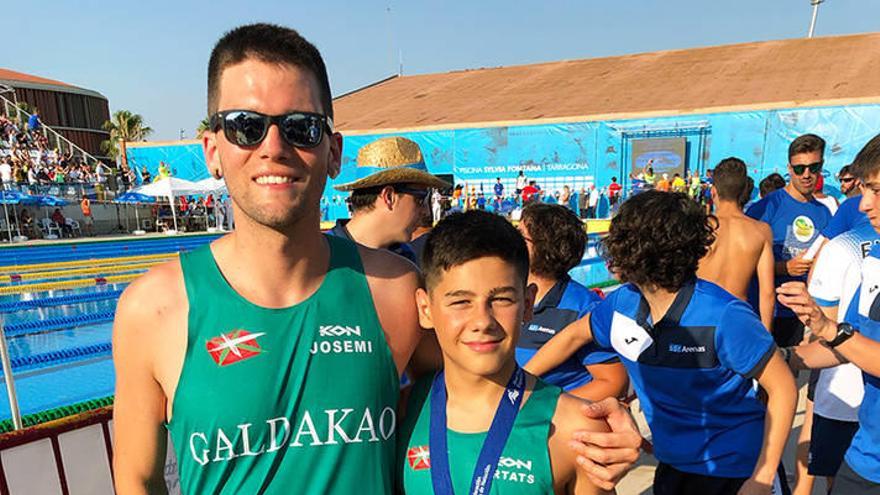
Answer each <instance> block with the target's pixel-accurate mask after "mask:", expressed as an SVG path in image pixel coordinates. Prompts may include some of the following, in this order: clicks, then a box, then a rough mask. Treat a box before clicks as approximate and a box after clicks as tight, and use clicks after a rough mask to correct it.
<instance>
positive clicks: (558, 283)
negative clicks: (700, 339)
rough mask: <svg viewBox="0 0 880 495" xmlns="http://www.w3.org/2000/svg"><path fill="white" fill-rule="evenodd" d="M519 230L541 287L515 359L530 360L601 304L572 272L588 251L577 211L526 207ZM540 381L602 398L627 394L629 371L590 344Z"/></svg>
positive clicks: (532, 272)
mask: <svg viewBox="0 0 880 495" xmlns="http://www.w3.org/2000/svg"><path fill="white" fill-rule="evenodd" d="M519 230H520V232H522V234H523V237H524V238H525V239H526V246H527V247H528V249H529V283H530V284H535V286H536V287H537V288H538V292H537V296H536V298H535V308H534V314H533V316H532V320H531V321H530V322H529V323H527V324H524V325H523V326H522V329H521V330H520V336H519V341H518V342H517V345H516V361H517V362H518V363H519V364H520V365H524V364H526V363H527V362H528V361H529V359H531V357H532V356H533V355H534V354H535V353H536V352H537V351H538V349H540V348H541V346H542V345H544V343H546V342H547V341H548V340H550V338H551V337H553V336H554V335H556V333H557V332H560V331H561V330H562V329H563V328H565V327H566V326H567V325H568V324H569V323H571V322H573V321H575V320H577V319H580V318H582V317H583V316H584V315H586V314H587V313H589V312H590V310H592V309H593V308H594V307H595V306H596V305H597V304H599V303H600V302H601V301H602V298H601V297H599V295H598V294H596V293H595V292H593V291H591V290H590V289H588V288H586V287H584V286H583V285H581V284H579V283H577V282H575V281H574V280H572V279H571V277H569V276H568V272H569V271H570V270H571V269H572V268H574V267H575V266H577V265H578V264H579V263H580V261H581V258H583V256H584V251H585V250H586V247H587V233H586V232H585V231H584V224H583V223H581V221H580V219H579V218H578V217H577V215H575V214H574V212H573V211H571V210H569V209H568V208H566V207H564V206H562V205H549V204H541V203H533V204H530V205H528V206H526V207H525V208H524V209H523V212H522V218H521V220H520V222H519ZM541 378H542V379H543V380H544V381H546V382H547V383H550V384H553V385H556V386H559V387H561V388H562V389H563V390H565V391H566V392H569V393H571V394H573V395H576V396H578V397H582V398H584V399H590V400H594V401H597V400H602V399H604V398H606V397H619V396H622V395H623V394H625V393H626V388H627V384H628V383H629V382H628V380H627V378H626V370H625V369H624V367H623V365H622V364H621V363H620V359H619V358H618V357H617V355H616V354H615V353H614V352H610V351H608V350H604V349H599V348H598V347H597V346H596V344H588V345H586V346H584V347H582V348H580V349H577V350H576V351H575V353H574V355H573V356H572V357H571V358H570V359H568V360H566V361H565V362H564V363H562V364H561V365H559V366H557V367H556V368H555V369H553V370H550V371H549V372H548V373H545V374H544V375H542V376H541Z"/></svg>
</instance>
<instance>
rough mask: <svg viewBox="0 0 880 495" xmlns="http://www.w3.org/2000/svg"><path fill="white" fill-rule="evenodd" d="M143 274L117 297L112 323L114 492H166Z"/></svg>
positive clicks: (161, 410) (161, 408)
mask: <svg viewBox="0 0 880 495" xmlns="http://www.w3.org/2000/svg"><path fill="white" fill-rule="evenodd" d="M152 275H153V274H148V275H144V276H143V277H142V278H141V279H139V280H137V281H135V282H134V283H132V284H131V285H130V286H129V287H128V288H127V289H126V290H125V292H124V293H123V294H122V296H121V297H120V298H119V304H118V306H117V309H116V319H115V321H114V324H113V364H114V367H115V370H116V396H115V399H114V405H113V431H114V437H113V443H114V445H113V474H114V481H115V486H116V492H117V493H119V494H120V495H129V494H144V495H146V494H157V493H158V494H164V493H166V486H165V478H164V469H165V449H166V445H165V444H166V438H167V433H166V431H165V428H164V427H163V423H164V421H165V405H166V400H165V393H164V391H163V390H162V387H161V386H160V384H159V382H158V381H157V380H156V377H155V376H154V373H153V369H154V363H153V362H152V358H153V357H154V356H156V353H155V352H153V351H154V349H153V348H154V347H155V346H154V345H153V342H155V341H156V340H157V339H155V328H154V326H155V324H156V320H157V318H158V317H160V316H159V313H158V311H156V308H155V305H154V303H153V302H150V301H154V300H155V294H151V292H152V291H150V290H148V289H149V285H150V284H149V282H150V281H149V280H144V278H146V277H151V276H152Z"/></svg>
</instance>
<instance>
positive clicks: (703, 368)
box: [590, 279, 776, 478]
mask: <svg viewBox="0 0 880 495" xmlns="http://www.w3.org/2000/svg"><path fill="white" fill-rule="evenodd" d="M590 325H591V328H592V333H593V338H594V340H595V341H596V343H597V344H599V345H600V346H601V347H605V348H613V349H614V350H615V351H617V353H618V354H619V355H620V356H621V360H622V361H623V364H624V366H626V369H627V372H628V373H629V377H630V380H631V381H632V384H633V387H634V388H635V389H636V392H637V393H638V396H639V400H640V401H641V404H642V408H643V409H644V412H645V417H646V419H647V421H648V425H649V426H650V427H651V432H652V434H653V438H654V442H653V443H654V454H655V456H656V457H657V459H658V460H660V461H661V462H665V463H666V464H669V465H671V466H672V467H674V468H675V469H678V470H680V471H684V472H686V473H694V474H701V475H707V476H717V477H724V478H746V477H749V476H751V475H752V471H753V470H754V468H755V465H756V464H757V462H758V455H759V454H760V452H761V444H762V442H763V438H764V416H765V411H766V408H765V406H764V405H763V404H762V403H761V402H760V401H758V399H757V397H756V387H755V386H754V382H753V380H752V379H753V378H754V377H755V376H757V375H758V374H760V372H761V371H762V370H763V369H764V366H765V365H766V364H767V361H769V359H770V357H771V356H772V355H773V353H774V352H775V351H776V346H775V344H774V343H773V338H772V337H771V335H770V333H769V332H768V331H767V330H766V329H765V328H764V326H763V325H762V324H761V320H760V319H758V316H757V315H755V312H754V311H752V309H751V308H750V307H749V306H748V305H747V304H746V303H744V302H742V301H741V300H739V299H737V298H736V297H735V296H733V295H732V294H730V293H728V292H727V291H725V290H724V289H722V288H721V287H719V286H717V285H715V284H713V283H711V282H707V281H705V280H700V279H692V280H691V281H690V282H688V283H686V284H685V285H684V286H683V287H682V288H681V290H680V291H679V292H678V294H677V295H676V296H675V300H674V301H673V303H672V305H671V306H670V307H669V310H668V311H667V312H666V315H665V316H664V317H663V319H661V320H660V321H659V322H657V323H652V322H651V316H650V308H649V306H648V302H647V301H646V300H645V298H644V297H643V296H642V294H641V292H639V289H638V288H637V287H636V286H634V285H632V284H625V285H623V286H622V287H620V288H619V289H617V290H616V291H614V292H612V293H611V294H609V296H608V298H607V299H605V300H604V301H603V302H601V303H600V304H599V305H598V306H596V309H594V310H593V312H592V313H591V315H590Z"/></svg>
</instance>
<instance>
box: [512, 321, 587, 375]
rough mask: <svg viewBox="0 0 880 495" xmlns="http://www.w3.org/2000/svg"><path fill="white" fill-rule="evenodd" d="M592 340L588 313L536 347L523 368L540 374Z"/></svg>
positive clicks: (534, 373)
mask: <svg viewBox="0 0 880 495" xmlns="http://www.w3.org/2000/svg"><path fill="white" fill-rule="evenodd" d="M592 341H593V334H592V332H591V331H590V313H587V314H586V315H584V317H583V318H581V319H579V320H577V321H574V322H572V323H570V324H569V325H568V326H567V327H565V328H563V329H562V331H561V332H559V333H557V334H556V335H554V336H553V338H552V339H550V340H549V341H547V343H546V344H544V345H543V346H541V348H540V349H538V352H536V353H535V355H534V356H532V359H530V360H529V362H528V363H526V365H525V366H523V368H524V369H525V370H526V371H528V372H529V373H531V374H533V375H535V376H541V375H543V374H545V373H547V372H549V371H550V370H552V369H553V368H555V367H557V366H559V365H560V364H562V363H564V362H565V360H567V359H568V358H570V357H571V356H572V355H573V354H574V353H575V352H577V350H578V349H580V348H581V347H583V346H585V345H587V344H589V343H590V342H592Z"/></svg>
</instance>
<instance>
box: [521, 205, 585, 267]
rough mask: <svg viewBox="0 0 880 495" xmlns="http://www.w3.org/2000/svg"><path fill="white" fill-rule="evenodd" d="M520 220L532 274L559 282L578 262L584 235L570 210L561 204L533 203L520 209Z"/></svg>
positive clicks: (582, 252)
mask: <svg viewBox="0 0 880 495" xmlns="http://www.w3.org/2000/svg"><path fill="white" fill-rule="evenodd" d="M520 221H521V222H522V223H523V224H524V225H525V227H526V229H527V230H528V234H529V238H530V241H531V243H532V259H531V260H529V262H530V265H529V270H531V272H532V273H534V274H535V275H538V276H539V277H544V278H551V279H556V280H559V279H561V278H563V277H565V276H566V274H568V271H569V270H571V269H572V268H574V267H576V266H577V265H578V263H580V262H581V258H583V257H584V250H586V247H587V232H586V231H585V230H584V224H583V223H581V221H580V219H579V218H578V217H577V215H575V214H574V212H573V211H571V210H569V209H568V208H566V207H564V206H562V205H554V204H544V203H532V204H530V205H528V206H526V207H525V208H523V211H522V218H521V220H520Z"/></svg>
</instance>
